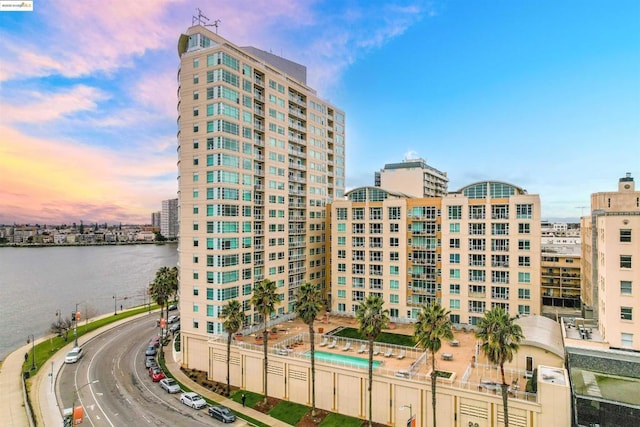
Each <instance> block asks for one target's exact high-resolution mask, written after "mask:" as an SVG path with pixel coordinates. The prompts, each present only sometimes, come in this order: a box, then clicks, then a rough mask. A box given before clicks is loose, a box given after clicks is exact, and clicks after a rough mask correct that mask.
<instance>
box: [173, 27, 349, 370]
mask: <svg viewBox="0 0 640 427" xmlns="http://www.w3.org/2000/svg"><path fill="white" fill-rule="evenodd" d="M178 52H179V56H180V69H179V72H178V80H179V88H178V98H179V99H178V112H179V117H178V126H179V131H178V143H179V146H178V153H179V163H178V166H179V209H180V238H179V266H180V278H179V280H180V303H181V317H182V340H183V341H182V342H183V346H184V348H186V349H190V350H192V351H190V352H186V353H185V354H187V355H189V354H200V355H201V356H202V355H206V354H208V350H207V349H206V346H207V340H208V339H209V338H210V337H212V336H213V335H214V334H218V333H221V332H222V331H223V328H222V319H220V318H219V314H220V310H221V308H222V306H223V305H225V304H226V303H227V301H229V300H232V299H237V300H239V301H240V302H241V303H242V306H243V308H244V310H245V314H246V318H245V325H252V324H256V323H258V322H259V321H260V318H259V316H258V314H257V313H254V312H253V307H252V306H251V304H250V302H249V301H250V299H251V296H252V289H253V287H254V284H255V283H256V282H259V281H262V280H263V279H265V278H269V279H270V280H272V281H274V282H276V284H277V287H278V292H279V296H280V299H281V304H279V305H278V307H277V312H276V313H275V315H276V316H279V315H283V314H285V313H289V312H291V311H292V308H293V304H294V303H295V296H296V290H297V289H298V287H299V285H300V284H301V283H302V282H303V281H309V282H311V283H315V284H318V285H321V286H323V287H325V285H326V284H325V280H326V278H325V271H326V266H325V257H326V253H325V205H326V204H327V203H329V202H331V201H332V200H334V199H335V198H341V197H342V196H343V194H344V175H345V173H344V165H345V151H344V147H345V114H344V112H342V111H340V110H339V109H337V108H336V107H335V106H333V105H331V104H329V103H327V102H326V101H324V100H322V99H321V98H319V97H318V95H317V93H316V91H315V90H314V89H313V88H311V87H309V86H308V85H307V84H306V67H304V66H303V65H300V64H297V63H295V62H292V61H289V60H287V59H285V58H281V57H279V56H276V55H273V54H270V53H268V52H264V51H262V50H259V49H256V48H253V47H239V46H236V45H234V44H233V43H231V42H229V41H228V40H225V39H224V38H222V37H221V36H219V35H218V34H216V33H213V32H211V31H209V30H208V29H207V28H205V27H204V26H201V25H195V26H193V27H191V28H189V29H188V30H187V33H186V34H184V35H182V36H181V37H180V39H179V42H178ZM183 364H184V365H186V366H190V367H196V368H204V366H198V364H197V363H194V362H193V361H192V360H190V359H189V358H188V357H187V358H186V359H184V360H183Z"/></svg>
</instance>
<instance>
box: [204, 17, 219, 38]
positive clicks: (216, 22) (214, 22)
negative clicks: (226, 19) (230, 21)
mask: <svg viewBox="0 0 640 427" xmlns="http://www.w3.org/2000/svg"><path fill="white" fill-rule="evenodd" d="M221 22H222V21H221V20H220V19H216V20H215V21H213V24H206V25H205V27H216V34H218V25H219V24H220V23H221Z"/></svg>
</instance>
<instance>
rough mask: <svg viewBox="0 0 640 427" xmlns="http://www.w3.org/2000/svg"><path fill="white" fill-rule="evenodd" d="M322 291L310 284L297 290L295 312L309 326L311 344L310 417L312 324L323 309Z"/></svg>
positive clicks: (313, 389)
mask: <svg viewBox="0 0 640 427" xmlns="http://www.w3.org/2000/svg"><path fill="white" fill-rule="evenodd" d="M323 305H324V304H323V298H322V290H321V289H320V287H319V286H316V285H312V284H311V283H308V282H307V283H303V284H302V285H301V286H300V288H298V295H297V299H296V307H295V311H296V313H297V314H298V316H299V317H300V318H301V319H302V321H303V322H304V323H306V324H307V325H309V341H310V343H311V416H315V415H316V360H315V359H316V357H315V333H314V330H313V322H314V321H315V320H316V316H317V315H318V313H320V311H321V310H322V307H323Z"/></svg>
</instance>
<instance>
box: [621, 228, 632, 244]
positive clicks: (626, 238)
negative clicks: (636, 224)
mask: <svg viewBox="0 0 640 427" xmlns="http://www.w3.org/2000/svg"><path fill="white" fill-rule="evenodd" d="M620 242H622V243H630V242H631V230H620Z"/></svg>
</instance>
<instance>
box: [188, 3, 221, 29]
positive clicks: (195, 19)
mask: <svg viewBox="0 0 640 427" xmlns="http://www.w3.org/2000/svg"><path fill="white" fill-rule="evenodd" d="M196 11H197V12H198V16H192V17H191V25H194V24H195V23H196V22H197V23H198V25H206V24H205V22H209V18H207V17H206V16H204V15H203V14H202V11H201V10H200V8H199V7H196ZM216 27H217V25H216Z"/></svg>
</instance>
